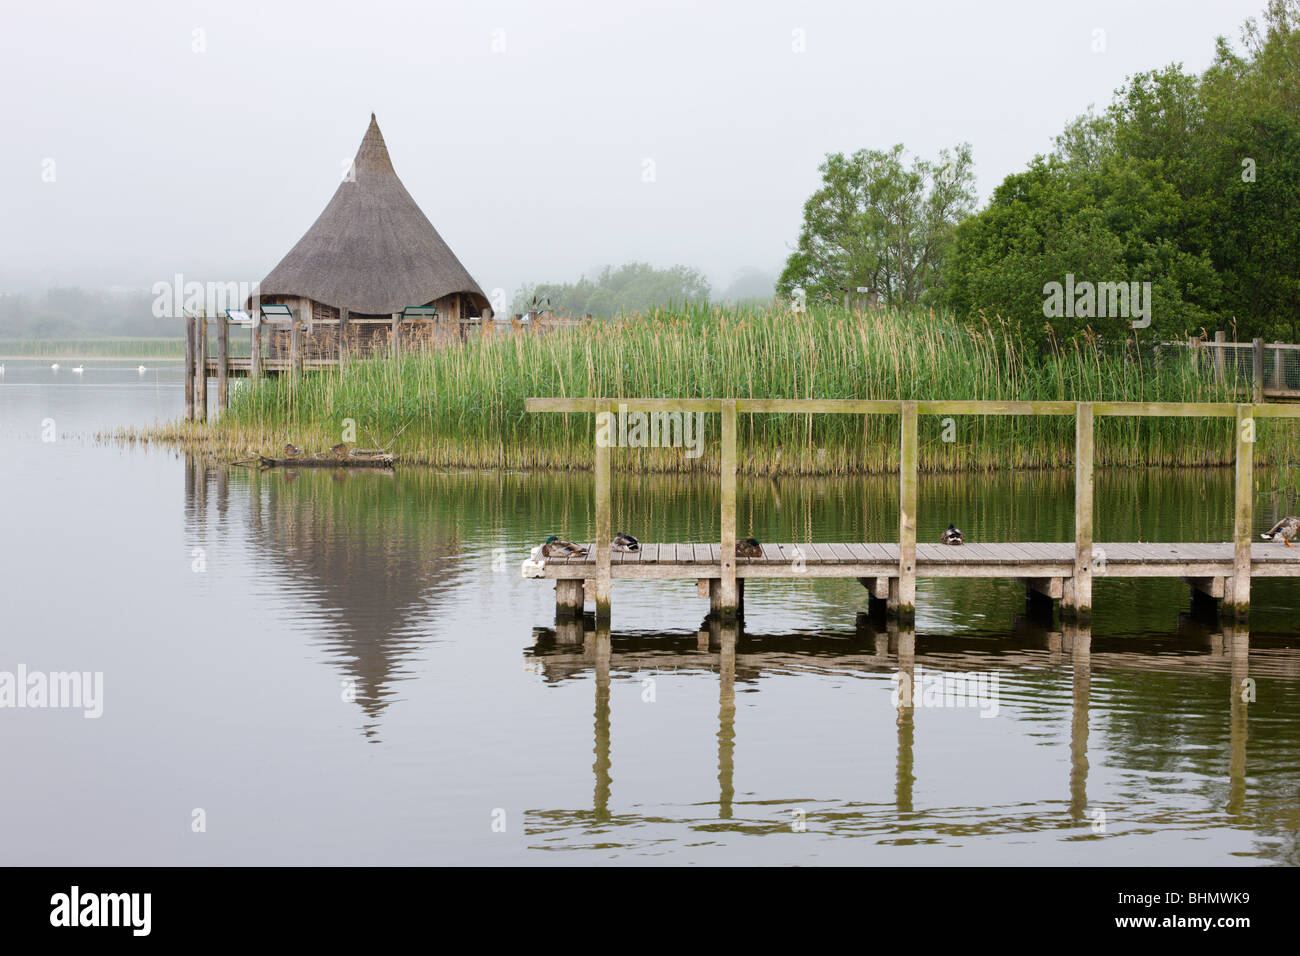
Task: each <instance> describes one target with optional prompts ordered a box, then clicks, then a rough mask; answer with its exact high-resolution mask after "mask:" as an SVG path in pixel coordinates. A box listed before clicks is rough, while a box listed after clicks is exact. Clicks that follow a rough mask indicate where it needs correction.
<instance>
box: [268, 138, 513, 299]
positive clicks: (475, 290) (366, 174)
mask: <svg viewBox="0 0 1300 956" xmlns="http://www.w3.org/2000/svg"><path fill="white" fill-rule="evenodd" d="M353 171H354V172H355V174H356V175H355V181H353V180H352V179H345V181H344V182H342V183H340V184H339V188H338V190H337V191H336V192H335V193H334V198H333V199H331V200H330V202H329V205H328V206H326V207H325V211H324V212H322V213H321V214H320V217H319V218H318V219H317V220H316V221H315V222H314V223H312V226H311V228H310V229H308V230H307V232H306V234H305V235H304V236H303V237H302V238H301V239H299V240H298V244H297V245H296V246H294V247H293V248H292V249H290V250H289V254H288V255H287V256H285V257H284V258H283V259H281V260H280V264H279V265H278V266H276V267H275V268H274V269H272V270H271V273H270V275H268V276H267V277H266V278H265V279H263V280H262V283H261V285H260V287H259V291H260V293H261V295H262V296H263V297H267V296H277V295H279V296H305V297H307V298H309V299H313V300H315V301H316V302H319V303H321V304H322V305H329V306H334V307H335V308H346V309H348V310H350V311H352V312H359V313H363V314H369V315H387V314H390V313H393V312H400V311H401V310H402V309H404V308H406V307H407V306H413V305H424V304H425V303H428V302H432V301H433V300H435V299H440V298H442V297H443V296H446V295H451V294H452V293H455V292H462V293H465V294H466V295H468V296H470V298H471V299H473V300H474V305H475V309H476V310H482V309H485V308H487V307H488V300H487V297H486V296H485V295H483V290H482V289H480V288H479V287H478V283H476V282H475V281H474V280H473V279H472V278H470V274H469V273H468V272H466V271H465V267H464V266H463V265H461V264H460V260H459V259H457V258H456V256H455V254H454V253H453V252H452V251H451V249H450V248H449V247H448V246H447V243H445V242H443V240H442V237H441V236H440V235H438V231H437V230H436V229H434V228H433V223H431V222H429V219H428V217H427V216H425V214H424V213H423V212H421V211H420V207H419V206H417V205H416V204H415V200H414V199H412V198H411V194H410V193H408V192H407V191H406V187H405V186H403V185H402V181H401V180H400V179H398V178H397V172H396V171H395V170H394V169H393V161H392V160H391V159H390V158H389V156H388V147H387V146H386V145H384V136H383V134H382V133H380V132H379V124H378V123H377V122H375V114H373V113H371V114H370V127H369V128H368V129H367V130H366V135H365V136H364V137H363V138H362V140H361V148H360V149H358V150H357V157H356V159H355V160H354V161H353Z"/></svg>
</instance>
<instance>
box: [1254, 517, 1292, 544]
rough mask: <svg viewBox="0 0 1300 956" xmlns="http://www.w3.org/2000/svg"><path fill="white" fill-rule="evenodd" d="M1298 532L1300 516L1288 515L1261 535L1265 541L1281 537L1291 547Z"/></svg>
mask: <svg viewBox="0 0 1300 956" xmlns="http://www.w3.org/2000/svg"><path fill="white" fill-rule="evenodd" d="M1296 532H1300V518H1296V517H1294V516H1292V515H1287V516H1286V517H1285V518H1283V519H1282V520H1281V521H1279V522H1278V523H1277V524H1275V525H1273V527H1271V528H1269V529H1268V530H1267V531H1265V532H1264V533H1263V534H1261V535H1260V537H1261V538H1263V539H1264V540H1265V541H1276V540H1277V539H1278V538H1281V539H1282V543H1283V544H1284V545H1286V546H1287V547H1288V548H1289V547H1291V539H1292V538H1294V537H1295V536H1296Z"/></svg>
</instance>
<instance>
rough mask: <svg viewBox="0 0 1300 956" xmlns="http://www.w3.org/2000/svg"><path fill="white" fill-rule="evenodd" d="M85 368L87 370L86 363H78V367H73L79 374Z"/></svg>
mask: <svg viewBox="0 0 1300 956" xmlns="http://www.w3.org/2000/svg"><path fill="white" fill-rule="evenodd" d="M85 370H86V366H84V365H78V366H77V367H76V368H74V369H73V371H74V372H76V373H77V374H78V375H80V374H81V373H82V372H84V371H85Z"/></svg>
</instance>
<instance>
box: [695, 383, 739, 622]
mask: <svg viewBox="0 0 1300 956" xmlns="http://www.w3.org/2000/svg"><path fill="white" fill-rule="evenodd" d="M687 414H690V413H689V412H688V413H687ZM721 471H722V513H721V515H720V516H719V517H720V518H721V523H722V542H721V545H722V567H721V569H720V570H721V572H722V581H721V583H720V585H719V594H718V599H719V600H718V604H719V607H718V611H719V614H720V616H721V618H722V620H723V621H733V620H735V619H736V616H737V613H738V610H739V599H738V594H737V592H738V588H737V586H736V400H735V399H734V398H733V399H726V400H725V401H723V403H722V463H721Z"/></svg>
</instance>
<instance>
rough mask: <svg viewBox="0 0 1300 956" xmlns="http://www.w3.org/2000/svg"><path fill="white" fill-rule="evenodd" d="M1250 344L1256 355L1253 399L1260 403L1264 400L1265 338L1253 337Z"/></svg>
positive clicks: (1254, 355)
mask: <svg viewBox="0 0 1300 956" xmlns="http://www.w3.org/2000/svg"><path fill="white" fill-rule="evenodd" d="M1250 344H1251V345H1252V346H1253V348H1252V350H1251V351H1252V353H1253V357H1254V363H1253V367H1252V368H1251V376H1250V385H1251V396H1252V397H1251V401H1252V402H1254V403H1255V404H1256V405H1260V404H1263V401H1264V340H1263V339H1252V340H1251V343H1250Z"/></svg>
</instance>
